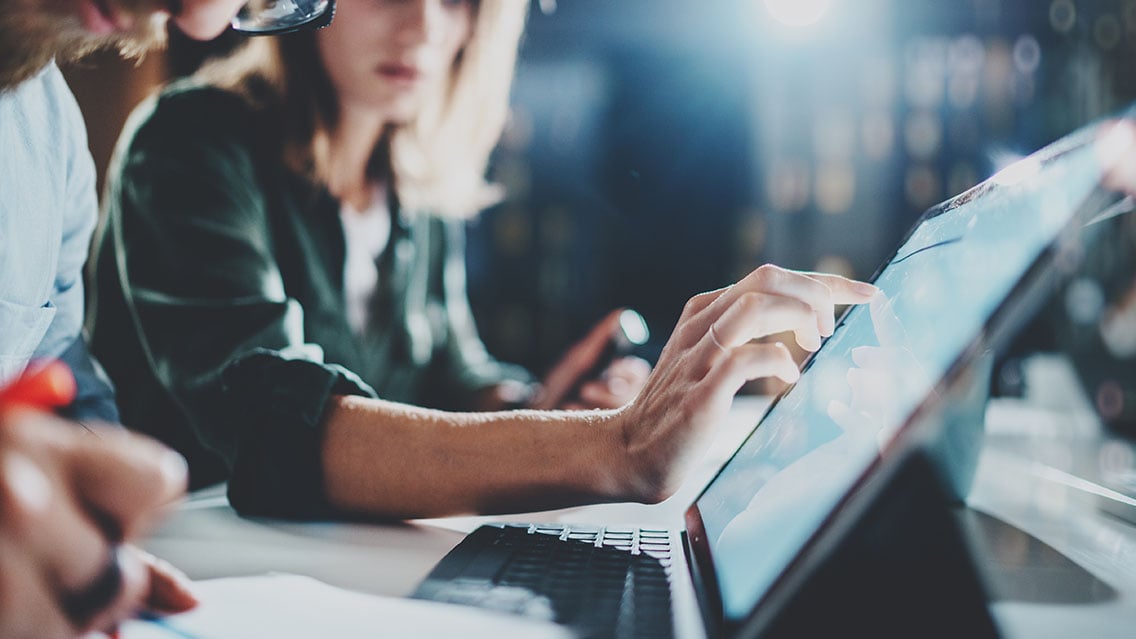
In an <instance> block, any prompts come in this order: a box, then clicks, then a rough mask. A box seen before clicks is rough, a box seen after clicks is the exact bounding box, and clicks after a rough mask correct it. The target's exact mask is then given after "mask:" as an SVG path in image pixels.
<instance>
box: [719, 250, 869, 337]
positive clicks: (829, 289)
mask: <svg viewBox="0 0 1136 639" xmlns="http://www.w3.org/2000/svg"><path fill="white" fill-rule="evenodd" d="M733 289H734V290H731V291H729V293H728V294H727V295H729V296H731V298H732V297H736V296H737V295H740V294H742V293H745V292H748V291H754V290H756V291H759V292H764V293H774V294H777V295H781V296H783V297H789V298H794V299H797V300H800V301H802V302H804V303H805V304H807V305H809V307H811V308H812V309H813V311H814V312H815V313H816V314H817V321H818V329H820V332H821V334H822V335H826V336H827V335H831V334H832V331H833V328H834V323H835V309H834V306H835V305H836V304H860V303H863V302H867V301H868V300H869V299H871V298H872V296H873V295H875V294H876V292H877V291H878V290H879V289H877V288H876V287H875V286H872V285H871V284H867V283H864V282H858V281H856V280H851V279H848V278H846V277H841V276H839V275H831V274H827V273H806V272H802V271H792V270H788V269H783V268H780V267H777V266H773V265H770V264H766V265H765V266H762V267H760V268H758V269H757V270H755V271H753V272H752V273H750V274H749V275H748V276H746V278H745V279H743V280H742V281H741V282H739V285H738V286H735V287H733ZM723 297H726V295H724V296H723Z"/></svg>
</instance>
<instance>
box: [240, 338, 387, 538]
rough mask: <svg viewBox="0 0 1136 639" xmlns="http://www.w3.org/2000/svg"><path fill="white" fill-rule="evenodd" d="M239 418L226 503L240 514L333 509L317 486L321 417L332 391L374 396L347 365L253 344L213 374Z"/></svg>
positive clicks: (305, 515) (312, 515)
mask: <svg viewBox="0 0 1136 639" xmlns="http://www.w3.org/2000/svg"><path fill="white" fill-rule="evenodd" d="M221 382H222V392H223V394H224V395H225V397H226V400H227V401H228V402H231V403H232V405H233V406H235V407H236V413H235V415H236V416H237V417H238V419H241V420H242V422H241V424H240V427H239V428H240V431H239V435H238V441H237V453H236V457H235V459H234V460H233V467H232V472H231V475H230V478H229V503H230V504H231V505H232V506H233V508H234V509H235V510H236V511H237V512H238V513H240V514H241V515H243V516H261V517H279V518H287V519H318V518H328V517H331V516H333V515H336V511H335V509H334V508H332V506H331V504H330V503H329V502H328V499H327V494H326V491H325V489H324V469H323V455H322V449H323V418H324V413H325V412H326V410H327V405H328V399H329V398H331V397H332V396H333V395H362V396H366V397H375V392H374V390H372V389H371V387H370V386H368V385H367V384H366V383H364V382H363V381H362V380H361V379H360V378H359V377H358V376H357V375H355V374H354V373H352V372H350V371H348V370H346V369H344V368H342V367H340V366H336V365H334V364H322V363H319V362H316V361H313V360H312V359H310V358H306V357H303V356H300V355H289V354H287V353H282V352H280V351H271V350H265V349H258V350H256V351H253V352H251V353H249V354H247V355H244V356H242V357H240V358H239V359H237V360H235V361H234V362H233V363H231V364H230V365H229V366H227V367H226V368H225V370H224V371H223V372H222V374H221Z"/></svg>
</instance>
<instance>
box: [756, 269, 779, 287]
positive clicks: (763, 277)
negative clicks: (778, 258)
mask: <svg viewBox="0 0 1136 639" xmlns="http://www.w3.org/2000/svg"><path fill="white" fill-rule="evenodd" d="M784 273H785V270H784V269H782V268H781V267H779V266H776V265H774V264H762V265H761V266H759V267H757V270H755V271H754V275H755V276H757V280H758V282H759V283H762V284H765V285H771V284H773V283H775V282H777V280H778V279H780V278H781V276H782V275H783V274H784Z"/></svg>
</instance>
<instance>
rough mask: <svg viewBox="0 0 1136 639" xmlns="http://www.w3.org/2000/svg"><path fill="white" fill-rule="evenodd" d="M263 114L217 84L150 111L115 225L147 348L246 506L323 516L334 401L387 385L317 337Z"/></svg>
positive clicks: (234, 495) (141, 116)
mask: <svg viewBox="0 0 1136 639" xmlns="http://www.w3.org/2000/svg"><path fill="white" fill-rule="evenodd" d="M253 117H255V116H254V115H253V114H252V113H251V112H250V111H249V110H248V109H247V108H245V107H244V105H243V103H241V102H239V98H237V97H236V96H233V95H230V94H225V93H222V92H220V91H213V90H195V91H191V92H188V93H182V94H178V93H174V94H171V95H166V96H164V97H163V98H161V99H160V101H159V102H158V103H157V108H154V109H142V110H140V111H139V112H137V113H136V115H135V116H134V120H132V122H131V123H130V124H128V131H131V130H133V135H132V137H128V138H125V139H126V140H127V142H126V143H125V146H123V147H122V148H120V150H119V154H120V157H119V159H118V160H117V162H116V164H115V165H114V166H112V170H111V176H110V180H111V191H110V207H109V216H108V233H110V234H111V236H110V240H111V242H112V245H113V247H114V251H115V257H116V260H117V264H116V266H117V269H118V276H119V280H120V283H121V286H122V289H123V292H124V297H125V301H126V305H127V308H128V311H129V313H130V314H131V315H132V317H131V320H132V321H133V323H134V324H135V326H136V330H137V332H138V335H139V342H140V344H141V348H142V350H143V351H144V354H145V359H146V361H147V363H148V365H149V366H150V367H151V368H152V369H153V370H152V372H153V375H154V377H155V378H156V379H157V380H158V382H159V383H160V385H161V386H162V387H163V388H164V390H165V391H167V392H168V393H169V394H170V396H171V397H172V398H173V400H174V401H175V402H176V403H177V404H178V406H179V407H180V408H181V409H182V412H183V413H184V414H185V415H186V418H187V420H188V422H189V424H190V426H191V428H192V429H193V430H194V434H195V435H196V437H197V438H198V440H199V441H200V442H202V443H203V444H204V445H205V446H207V447H208V448H210V449H212V450H213V451H215V452H217V453H218V454H219V455H220V456H221V458H222V459H223V460H224V462H225V463H226V464H227V465H228V467H229V472H230V477H229V495H230V500H231V503H232V504H233V506H234V507H235V508H236V509H237V510H238V511H239V512H241V513H242V514H246V515H268V516H284V517H302V518H306V517H316V516H322V515H325V514H327V513H329V512H330V510H331V509H330V506H329V505H328V503H327V500H326V497H325V492H324V488H323V467H322V461H321V447H322V439H323V436H322V419H323V413H324V411H325V409H326V406H327V404H328V400H329V398H330V397H331V396H332V395H347V394H356V395H372V396H373V394H374V393H373V391H372V390H371V389H370V388H369V387H368V386H367V385H366V384H365V383H363V382H362V381H361V380H360V379H359V378H358V377H357V376H356V375H354V374H353V373H351V372H349V371H347V370H345V369H343V368H341V367H339V366H336V365H331V364H327V363H325V362H324V360H323V353H322V350H321V349H320V348H319V346H317V345H314V344H309V343H306V341H305V335H304V328H303V326H304V322H303V319H304V309H303V308H302V307H301V305H300V304H299V303H298V302H296V300H294V299H291V298H289V297H288V295H287V294H286V292H285V290H284V284H283V279H282V277H281V274H280V272H279V269H278V266H277V262H276V258H275V255H274V246H273V238H272V232H271V228H270V225H269V221H268V219H267V215H268V212H267V207H266V202H265V193H264V192H263V191H262V189H261V188H260V186H259V184H260V180H259V178H260V177H261V176H260V175H258V170H261V169H262V167H261V164H260V163H258V161H257V160H258V158H257V156H256V153H257V152H258V149H259V148H260V145H262V144H263V141H260V140H257V139H256V138H255V137H254V136H255V131H258V130H260V127H256V126H254V123H253V122H252V121H251V118H253ZM139 122H141V125H140V126H139V124H138V123H139ZM126 135H127V136H130V135H131V134H130V133H127V134H126Z"/></svg>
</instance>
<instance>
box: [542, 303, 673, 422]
mask: <svg viewBox="0 0 1136 639" xmlns="http://www.w3.org/2000/svg"><path fill="white" fill-rule="evenodd" d="M624 310H625V309H616V310H614V311H612V312H611V313H608V314H607V316H606V317H604V318H603V319H602V320H600V321H599V322H598V323H597V324H596V325H595V326H594V327H592V330H591V331H589V332H588V334H587V335H586V336H584V338H583V339H582V340H580V341H579V342H576V343H575V344H574V345H572V348H570V349H568V352H567V353H565V354H564V356H563V357H562V358H560V361H559V362H557V363H556V365H555V366H553V367H552V370H550V371H549V373H548V375H547V376H545V379H544V383H543V384H542V385H541V387H540V390H539V391H537V393H536V395H535V396H534V397H533V399H532V400H531V401H530V402H529V406H528V407H529V408H534V409H538V410H549V409H553V408H559V409H563V410H581V409H590V408H619V407H620V406H623V405H625V404H627V402H629V401H631V400H632V399H634V397H635V396H636V395H637V394H639V391H640V390H642V389H643V386H644V385H645V384H646V383H647V377H648V376H649V375H650V374H651V365H650V364H648V363H647V362H646V361H645V360H643V359H640V358H638V357H620V358H617V359H615V360H613V361H612V362H611V364H609V365H607V366H606V367H605V368H603V370H602V371H600V373H599V375H595V373H593V371H594V370H595V368H596V366H597V364H601V363H602V362H601V360H603V359H605V358H606V353H607V349H608V348H609V345H610V344H611V342H612V340H613V339H615V336H616V332H617V331H619V330H620V324H619V322H620V316H621V314H622V313H623V312H624Z"/></svg>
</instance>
